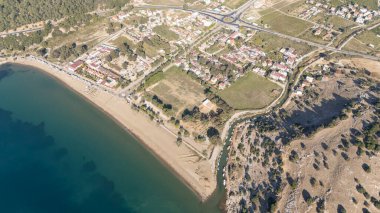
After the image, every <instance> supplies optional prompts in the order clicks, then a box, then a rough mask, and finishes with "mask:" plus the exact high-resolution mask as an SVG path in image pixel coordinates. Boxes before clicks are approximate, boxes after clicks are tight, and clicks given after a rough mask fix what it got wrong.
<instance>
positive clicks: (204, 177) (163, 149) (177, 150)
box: [0, 58, 217, 201]
mask: <svg viewBox="0 0 380 213" xmlns="http://www.w3.org/2000/svg"><path fill="white" fill-rule="evenodd" d="M0 60H1V59H0ZM7 62H9V63H17V64H22V65H27V66H33V67H36V68H39V69H40V70H42V71H44V72H46V73H48V74H49V75H51V76H53V77H55V78H56V79H58V80H60V81H61V82H63V83H64V84H65V85H66V86H68V88H71V89H73V90H74V91H75V92H77V93H79V94H80V95H82V96H84V97H85V98H86V99H88V100H89V101H90V102H91V103H93V104H94V105H95V106H97V107H98V108H100V109H102V110H103V111H104V112H105V113H107V114H108V115H109V116H110V117H111V118H112V119H114V120H115V121H117V122H118V123H119V124H120V125H121V126H122V127H124V128H125V129H127V130H128V131H129V132H130V133H131V134H132V135H134V136H135V137H136V138H137V139H138V140H139V141H140V142H141V143H142V144H144V145H145V146H146V147H147V149H148V150H149V151H151V152H152V153H153V154H154V156H156V157H157V158H158V159H159V160H161V161H162V162H163V163H164V164H165V165H166V166H168V167H169V168H170V169H171V171H173V172H174V173H175V174H176V175H177V176H178V177H179V178H180V179H181V180H182V181H183V182H184V183H185V184H186V185H187V186H188V187H190V188H191V189H192V190H193V191H194V192H195V193H196V194H197V195H198V196H199V197H200V199H201V200H202V201H205V200H206V199H207V198H208V197H209V196H210V195H211V194H212V193H213V192H214V190H215V189H216V184H217V183H216V175H215V174H214V173H213V172H212V171H213V169H212V166H213V165H215V162H212V160H213V159H211V160H205V159H201V158H200V157H199V156H198V155H197V154H196V153H195V152H194V151H192V150H191V149H190V148H188V147H187V146H185V145H183V144H182V145H181V146H178V145H177V144H176V137H175V135H173V134H172V133H170V132H168V131H165V130H164V129H163V128H162V127H160V126H159V125H157V124H156V123H154V122H153V121H151V120H150V119H149V118H148V117H147V116H146V115H145V114H144V113H142V112H137V111H134V110H133V109H131V107H130V105H129V104H128V103H127V102H126V101H124V100H123V99H122V98H119V97H116V96H114V95H111V94H109V93H107V92H105V91H103V90H99V89H98V90H93V89H91V90H89V89H88V87H87V84H86V83H84V82H83V81H81V80H80V79H76V78H74V77H72V76H70V75H68V74H66V73H64V72H59V71H57V70H54V69H53V68H51V67H50V66H49V65H47V64H44V63H42V62H39V61H36V60H31V59H24V58H17V59H8V60H3V61H0V63H7ZM92 88H93V87H92ZM89 91H91V92H89Z"/></svg>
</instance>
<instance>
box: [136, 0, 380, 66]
mask: <svg viewBox="0 0 380 213" xmlns="http://www.w3.org/2000/svg"><path fill="white" fill-rule="evenodd" d="M252 3H254V0H251V1H248V2H247V3H246V4H244V5H243V6H242V7H240V8H238V9H237V10H235V11H232V12H231V13H229V14H222V13H217V12H213V11H207V10H195V9H185V8H182V7H175V6H164V5H143V6H139V7H136V9H175V10H183V11H187V12H193V13H199V14H201V15H204V16H206V17H209V18H212V19H214V20H215V21H217V22H219V23H220V24H222V25H226V26H229V27H233V28H236V29H239V28H241V27H244V28H248V29H251V30H255V31H261V32H265V33H269V34H272V35H275V36H278V37H281V38H285V39H288V40H291V41H294V42H297V43H304V44H307V45H309V46H313V47H317V48H319V49H323V50H326V51H331V52H336V53H341V54H344V55H349V56H359V57H363V58H367V59H371V60H376V61H380V58H379V57H376V56H372V55H368V54H363V53H359V52H354V51H346V50H341V49H338V48H335V47H331V46H328V45H324V44H318V43H315V42H312V41H308V40H305V39H301V38H297V37H294V36H290V35H286V34H283V33H280V32H277V31H274V30H271V29H268V28H264V27H261V26H259V25H256V24H251V23H248V22H246V21H244V20H242V19H241V18H240V15H241V14H242V13H244V12H245V10H247V9H248V8H249V6H251V4H252Z"/></svg>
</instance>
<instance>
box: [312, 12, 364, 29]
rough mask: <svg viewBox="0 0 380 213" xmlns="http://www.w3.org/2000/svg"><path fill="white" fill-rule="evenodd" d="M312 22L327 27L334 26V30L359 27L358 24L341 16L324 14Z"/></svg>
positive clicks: (315, 17)
mask: <svg viewBox="0 0 380 213" xmlns="http://www.w3.org/2000/svg"><path fill="white" fill-rule="evenodd" d="M311 21H314V22H316V23H320V24H325V25H328V24H332V25H334V27H333V29H334V30H339V28H352V27H354V26H357V23H356V22H353V21H350V20H347V19H344V18H342V17H339V16H332V15H327V14H324V13H320V14H318V15H316V16H314V17H313V18H312V19H311Z"/></svg>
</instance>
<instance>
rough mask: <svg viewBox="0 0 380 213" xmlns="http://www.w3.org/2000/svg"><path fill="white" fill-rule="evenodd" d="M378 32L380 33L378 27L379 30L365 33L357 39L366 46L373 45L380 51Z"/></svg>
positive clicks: (379, 28)
mask: <svg viewBox="0 0 380 213" xmlns="http://www.w3.org/2000/svg"><path fill="white" fill-rule="evenodd" d="M377 31H380V27H378V30H376V29H374V30H371V31H365V32H363V33H362V34H360V35H359V36H358V37H357V39H358V40H359V41H361V42H363V43H365V44H372V45H374V46H375V50H377V51H379V50H380V37H377V35H378V34H377V33H376V32H377Z"/></svg>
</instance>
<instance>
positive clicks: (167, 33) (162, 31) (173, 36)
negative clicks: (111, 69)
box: [153, 25, 179, 41]
mask: <svg viewBox="0 0 380 213" xmlns="http://www.w3.org/2000/svg"><path fill="white" fill-rule="evenodd" d="M153 31H154V32H155V33H157V34H158V35H160V36H162V37H163V38H165V39H167V40H168V41H173V40H178V39H179V36H178V34H177V33H175V32H173V31H172V30H171V29H170V28H169V27H168V26H167V25H160V26H156V27H154V28H153Z"/></svg>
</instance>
